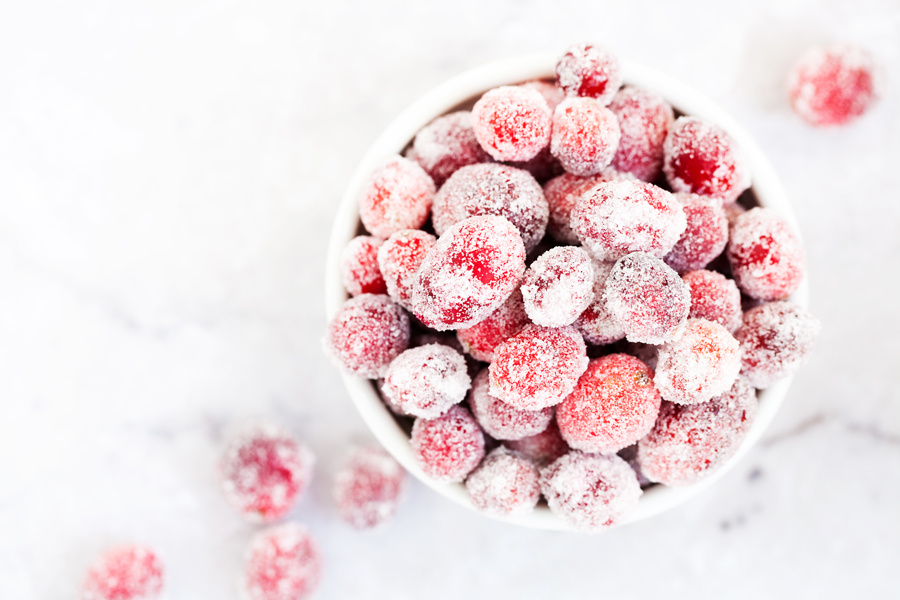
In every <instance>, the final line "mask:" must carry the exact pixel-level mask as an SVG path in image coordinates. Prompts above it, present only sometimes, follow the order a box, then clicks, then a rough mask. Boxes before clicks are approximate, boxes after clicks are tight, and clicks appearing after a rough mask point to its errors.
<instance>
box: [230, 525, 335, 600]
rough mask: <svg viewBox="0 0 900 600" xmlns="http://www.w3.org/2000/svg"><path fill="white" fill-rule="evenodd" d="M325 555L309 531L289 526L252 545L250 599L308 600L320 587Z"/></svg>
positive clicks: (263, 534) (268, 532)
mask: <svg viewBox="0 0 900 600" xmlns="http://www.w3.org/2000/svg"><path fill="white" fill-rule="evenodd" d="M321 576H322V556H321V553H320V552H319V546H318V544H316V541H315V540H314V539H313V537H312V535H310V533H309V531H308V530H307V529H306V527H304V526H303V525H301V524H299V523H285V524H284V525H279V526H277V527H272V528H270V529H267V530H265V531H262V532H260V533H259V534H257V535H256V537H254V538H253V541H252V542H250V549H249V552H248V556H247V565H246V570H245V573H244V581H243V588H244V592H245V593H246V595H247V598H248V599H249V600H304V599H305V598H309V597H310V596H311V595H312V594H313V593H314V592H315V591H316V588H317V587H318V586H319V580H320V579H321Z"/></svg>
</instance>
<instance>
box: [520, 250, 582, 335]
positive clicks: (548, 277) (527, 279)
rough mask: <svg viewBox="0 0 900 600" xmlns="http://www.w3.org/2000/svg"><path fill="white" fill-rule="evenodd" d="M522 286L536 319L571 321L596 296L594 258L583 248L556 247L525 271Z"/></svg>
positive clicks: (558, 324)
mask: <svg viewBox="0 0 900 600" xmlns="http://www.w3.org/2000/svg"><path fill="white" fill-rule="evenodd" d="M520 289H521V290H522V297H523V299H524V302H525V312H526V313H527V314H528V316H529V317H530V318H531V321H532V322H533V323H535V324H536V325H543V326H545V327H563V326H565V325H571V324H572V323H573V322H574V321H575V319H577V318H578V315H580V314H581V313H582V312H583V311H584V309H586V308H587V307H588V305H589V304H590V303H591V302H592V301H593V299H594V265H593V261H592V260H591V257H590V256H588V253H587V252H585V251H584V250H582V249H581V248H575V247H573V246H558V247H556V248H552V249H551V250H548V251H547V252H545V253H543V254H541V255H540V256H539V257H538V259H537V260H535V261H534V263H532V265H531V266H530V267H529V268H528V269H527V270H526V271H525V276H524V277H523V278H522V286H521V288H520Z"/></svg>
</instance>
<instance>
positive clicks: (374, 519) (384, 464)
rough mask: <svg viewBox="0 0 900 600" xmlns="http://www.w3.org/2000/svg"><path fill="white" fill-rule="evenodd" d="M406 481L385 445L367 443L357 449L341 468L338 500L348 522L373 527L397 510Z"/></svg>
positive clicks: (336, 494) (337, 476)
mask: <svg viewBox="0 0 900 600" xmlns="http://www.w3.org/2000/svg"><path fill="white" fill-rule="evenodd" d="M406 485H407V481H406V471H405V470H404V469H403V467H401V466H400V463H398V462H397V461H396V460H394V458H393V457H392V456H391V455H390V454H388V453H387V452H385V451H384V450H383V449H382V448H379V447H378V446H367V447H365V448H359V449H357V450H355V451H353V453H352V454H351V455H350V456H349V458H348V459H347V461H346V462H345V463H344V464H343V465H342V466H341V468H340V470H339V471H338V472H337V475H336V476H335V481H334V501H335V503H336V504H337V508H338V513H339V514H340V515H341V518H342V519H343V520H344V522H345V523H347V524H348V525H350V526H352V527H355V528H356V529H372V528H374V527H378V526H380V525H383V524H384V523H386V522H388V521H389V520H391V519H392V518H393V517H394V515H395V514H397V508H398V507H399V506H400V502H402V500H403V497H404V495H405V493H406Z"/></svg>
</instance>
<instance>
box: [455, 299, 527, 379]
mask: <svg viewBox="0 0 900 600" xmlns="http://www.w3.org/2000/svg"><path fill="white" fill-rule="evenodd" d="M529 323H531V320H530V319H529V318H528V314H527V313H526V312H525V301H524V300H523V299H522V292H521V291H520V290H519V289H516V290H515V291H514V292H513V293H512V294H510V295H509V298H507V299H506V302H504V303H503V304H501V305H500V307H499V308H498V309H497V310H495V311H494V312H492V313H491V314H490V315H488V316H487V317H485V318H484V320H482V321H479V322H478V323H476V324H475V325H472V326H471V327H464V328H462V329H458V330H457V331H456V337H457V339H458V340H459V343H460V344H462V347H463V349H464V350H465V351H466V353H468V354H469V355H470V356H472V357H473V358H475V359H476V360H481V361H484V362H491V361H492V360H494V349H495V348H496V347H497V346H499V345H500V344H502V343H503V342H505V341H506V340H508V339H509V338H511V337H512V336H514V335H516V334H517V333H519V332H520V331H522V329H523V328H524V327H525V326H526V325H528V324H529Z"/></svg>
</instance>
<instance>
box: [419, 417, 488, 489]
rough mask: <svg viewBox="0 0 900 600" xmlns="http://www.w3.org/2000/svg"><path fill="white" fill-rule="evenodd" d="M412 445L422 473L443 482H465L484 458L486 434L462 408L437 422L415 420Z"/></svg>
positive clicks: (438, 419)
mask: <svg viewBox="0 0 900 600" xmlns="http://www.w3.org/2000/svg"><path fill="white" fill-rule="evenodd" d="M410 444H411V445H412V449H413V454H414V456H415V458H416V461H417V462H418V463H419V466H420V467H421V468H422V471H424V472H425V474H426V475H428V476H429V477H431V478H432V479H435V480H437V481H441V482H452V481H462V480H464V479H465V478H466V475H468V474H469V473H471V472H472V470H473V469H474V468H475V467H477V466H478V463H480V462H481V459H482V458H484V434H483V433H482V432H481V428H480V427H479V426H478V423H477V422H476V421H475V418H474V417H472V415H471V413H469V411H468V410H466V409H465V408H463V407H462V406H459V405H456V406H452V407H451V408H450V410H448V411H447V412H446V413H445V414H443V415H442V416H440V417H438V418H436V419H416V422H415V423H414V424H413V429H412V438H411V439H410Z"/></svg>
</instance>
